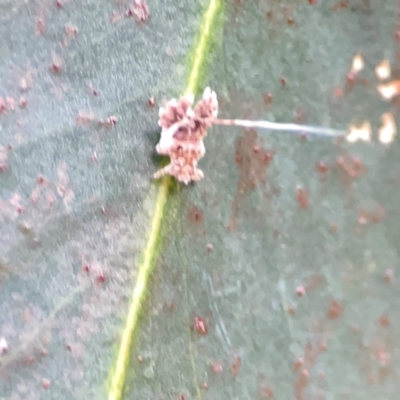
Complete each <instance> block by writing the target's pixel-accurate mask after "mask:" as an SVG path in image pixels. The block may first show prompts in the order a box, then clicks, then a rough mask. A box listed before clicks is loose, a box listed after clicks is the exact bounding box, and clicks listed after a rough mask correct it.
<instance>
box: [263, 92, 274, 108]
mask: <svg viewBox="0 0 400 400" xmlns="http://www.w3.org/2000/svg"><path fill="white" fill-rule="evenodd" d="M262 96H263V100H264V103H265V104H266V105H269V104H270V103H271V101H272V97H273V96H272V93H271V92H267V93H263V95H262Z"/></svg>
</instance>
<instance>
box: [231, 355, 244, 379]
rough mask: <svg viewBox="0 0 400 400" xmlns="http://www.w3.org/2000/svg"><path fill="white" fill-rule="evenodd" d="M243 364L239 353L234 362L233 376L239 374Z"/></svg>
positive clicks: (232, 367) (232, 366) (232, 363)
mask: <svg viewBox="0 0 400 400" xmlns="http://www.w3.org/2000/svg"><path fill="white" fill-rule="evenodd" d="M241 365H242V358H241V357H240V356H238V355H235V356H234V358H233V360H232V362H231V367H230V371H231V374H232V375H233V376H238V375H239V370H240V366H241Z"/></svg>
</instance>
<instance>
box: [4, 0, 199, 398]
mask: <svg viewBox="0 0 400 400" xmlns="http://www.w3.org/2000/svg"><path fill="white" fill-rule="evenodd" d="M203 7H204V4H203V3H199V2H191V1H188V2H184V3H180V4H179V5H172V4H165V2H156V1H155V2H152V4H150V12H151V19H150V20H149V21H147V22H144V23H140V22H136V21H134V19H133V18H125V11H126V10H127V8H128V5H126V4H119V3H118V2H115V3H113V2H108V1H102V2H98V1H83V2H82V1H68V2H62V3H61V2H60V3H59V7H57V4H56V3H55V2H53V1H48V2H30V3H29V4H27V3H25V2H21V1H18V2H8V3H5V4H3V6H2V12H1V24H0V29H1V35H2V38H4V40H3V41H2V46H1V54H2V62H1V64H0V71H1V72H0V75H1V77H2V79H1V92H0V95H1V99H2V100H4V106H2V107H0V108H1V112H2V115H1V116H0V123H1V136H0V137H1V145H2V147H1V150H2V151H1V154H2V155H3V154H4V157H3V156H2V158H1V160H0V161H1V163H2V167H1V169H2V173H1V176H0V182H1V214H0V215H1V237H2V241H1V259H0V260H1V266H2V267H1V279H2V290H1V298H0V303H1V305H0V315H1V322H0V327H1V329H0V337H4V339H5V340H6V342H7V345H8V351H7V353H5V354H2V355H1V357H0V367H1V376H2V381H1V384H0V397H4V398H20V397H22V398H26V397H27V396H28V397H29V398H32V399H33V398H39V397H42V396H50V397H49V398H105V397H107V393H108V390H109V389H108V388H107V387H106V385H105V383H106V381H107V379H108V376H109V375H110V371H111V370H112V369H113V367H114V363H115V359H116V353H117V348H118V346H119V344H120V332H121V331H122V329H123V325H124V322H125V318H126V315H127V313H128V309H129V300H130V297H131V291H132V287H133V285H134V282H135V278H136V272H137V271H136V267H137V265H138V263H139V260H140V257H141V255H142V253H143V250H144V248H145V246H146V242H147V234H148V231H149V229H148V225H149V223H150V221H151V220H152V217H153V212H154V207H155V202H156V199H157V191H158V188H157V186H156V185H154V184H153V183H152V182H150V179H149V178H150V177H151V175H152V173H153V172H154V171H155V169H156V168H157V165H156V163H155V160H154V158H153V156H152V155H153V154H154V145H155V143H156V140H157V136H158V127H157V108H156V107H151V106H150V105H149V104H148V99H149V98H150V97H152V96H154V98H155V99H156V102H157V104H160V103H162V101H163V98H164V97H165V96H166V97H169V96H170V95H171V93H173V92H174V91H177V92H178V93H179V91H180V90H181V87H182V83H181V82H183V81H184V80H185V79H186V76H187V74H188V67H187V60H186V57H187V55H188V53H189V50H190V48H191V47H192V45H193V42H194V37H195V35H196V34H197V32H198V29H199V24H200V22H201V17H202V10H203ZM113 12H114V14H113ZM118 16H121V18H120V19H119V18H117V17H118ZM110 17H111V19H112V21H110ZM177 21H185V23H177ZM71 26H73V27H76V29H72V28H71ZM66 27H67V29H66ZM71 32H72V34H71ZM2 104H3V103H2ZM45 387H46V388H45ZM46 389H47V390H48V392H46Z"/></svg>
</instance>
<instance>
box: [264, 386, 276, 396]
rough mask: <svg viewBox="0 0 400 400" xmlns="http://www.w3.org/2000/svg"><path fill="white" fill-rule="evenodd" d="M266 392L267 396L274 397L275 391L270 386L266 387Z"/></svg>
mask: <svg viewBox="0 0 400 400" xmlns="http://www.w3.org/2000/svg"><path fill="white" fill-rule="evenodd" d="M264 393H265V395H266V396H267V397H274V391H273V390H272V389H271V388H270V387H266V388H264Z"/></svg>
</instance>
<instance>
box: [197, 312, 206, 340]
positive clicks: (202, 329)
mask: <svg viewBox="0 0 400 400" xmlns="http://www.w3.org/2000/svg"><path fill="white" fill-rule="evenodd" d="M194 328H195V329H196V331H197V333H199V334H200V335H202V336H206V335H207V333H208V327H207V323H206V321H205V320H204V319H203V318H201V317H199V316H196V317H195V318H194Z"/></svg>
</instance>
